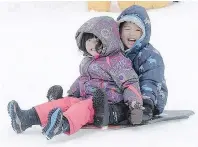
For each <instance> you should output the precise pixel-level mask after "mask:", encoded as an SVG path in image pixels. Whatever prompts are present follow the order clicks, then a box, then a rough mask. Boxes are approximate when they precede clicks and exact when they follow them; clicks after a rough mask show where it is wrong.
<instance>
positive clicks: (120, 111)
mask: <svg viewBox="0 0 198 147" xmlns="http://www.w3.org/2000/svg"><path fill="white" fill-rule="evenodd" d="M128 110H129V107H128V106H127V105H126V104H125V103H124V102H120V103H116V104H109V113H110V116H109V124H110V125H119V124H120V123H121V122H123V121H126V123H127V122H128V121H127V113H128Z"/></svg>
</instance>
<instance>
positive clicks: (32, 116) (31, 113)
mask: <svg viewBox="0 0 198 147" xmlns="http://www.w3.org/2000/svg"><path fill="white" fill-rule="evenodd" d="M7 108H8V114H9V116H10V118H11V123H12V128H13V130H14V131H15V132H16V133H22V132H23V131H25V130H26V129H27V128H30V127H32V125H40V124H41V123H40V120H39V117H38V115H37V113H36V110H35V109H34V108H31V109H29V110H21V109H20V107H19V105H18V103H17V102H16V101H14V100H12V101H11V102H9V103H8V107H7Z"/></svg>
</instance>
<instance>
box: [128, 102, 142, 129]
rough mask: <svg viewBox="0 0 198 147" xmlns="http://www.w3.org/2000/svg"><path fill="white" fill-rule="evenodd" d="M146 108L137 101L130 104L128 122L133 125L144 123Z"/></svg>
mask: <svg viewBox="0 0 198 147" xmlns="http://www.w3.org/2000/svg"><path fill="white" fill-rule="evenodd" d="M143 110H144V107H143V106H142V105H141V104H140V103H139V102H137V101H133V102H131V103H129V112H128V120H129V122H130V124H132V125H138V124H141V123H142V118H143Z"/></svg>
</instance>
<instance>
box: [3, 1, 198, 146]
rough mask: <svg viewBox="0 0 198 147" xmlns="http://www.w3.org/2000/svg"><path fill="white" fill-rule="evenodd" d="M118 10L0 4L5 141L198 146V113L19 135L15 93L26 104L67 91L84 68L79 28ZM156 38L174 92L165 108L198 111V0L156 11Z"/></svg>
mask: <svg viewBox="0 0 198 147" xmlns="http://www.w3.org/2000/svg"><path fill="white" fill-rule="evenodd" d="M118 14H119V13H98V12H91V13H90V12H87V8H86V3H85V2H70V3H69V2H42V3H39V2H32V3H28V2H22V3H16V2H15V3H14V2H12V3H6V2H1V3H0V109H1V113H0V114H1V123H0V132H1V133H0V143H1V144H2V145H4V146H10V147H13V146H15V145H17V146H20V147H26V146H31V147H32V146H34V147H44V146H54V147H62V146H69V147H70V146H114V147H116V146H126V147H127V146H152V147H155V146H157V147H159V146H160V147H168V146H187V145H188V146H189V147H197V146H198V142H197V140H196V139H197V137H196V136H197V133H198V127H197V123H198V116H197V114H195V115H194V116H192V117H190V118H189V119H187V120H181V121H172V122H168V123H160V124H155V125H149V126H144V127H137V128H127V129H121V130H116V131H115V130H114V131H112V130H80V131H79V132H77V133H76V134H74V135H72V136H66V135H64V134H62V135H60V136H57V137H55V138H54V139H52V140H50V141H47V140H46V138H45V137H44V136H43V135H42V134H41V128H40V126H34V127H33V128H31V129H28V130H27V131H25V132H24V133H22V134H16V133H15V132H14V131H13V130H12V128H11V125H10V118H9V117H8V114H7V103H8V102H9V101H10V100H12V99H15V100H16V101H18V102H19V104H20V106H21V108H23V109H28V108H31V107H32V106H35V105H37V104H40V103H43V102H45V101H46V92H47V90H48V88H49V87H50V86H52V85H54V84H59V85H62V86H63V88H64V90H65V91H64V94H66V91H67V89H68V88H69V87H70V85H71V84H72V83H73V81H74V80H75V79H76V77H77V76H78V75H79V73H78V72H79V68H78V65H79V63H80V61H81V59H82V54H81V53H80V52H79V51H78V49H77V45H76V42H75V39H74V36H75V33H76V30H77V29H78V28H79V27H80V25H82V24H83V23H84V22H85V21H86V20H88V19H89V18H91V17H94V16H101V15H108V16H112V17H113V18H116V17H117V16H118ZM149 15H150V18H151V23H152V37H151V43H152V44H153V46H154V47H155V48H157V49H158V50H159V51H160V53H161V54H162V56H163V58H164V62H165V64H166V70H165V75H166V80H167V85H168V89H169V97H168V103H167V106H166V109H190V110H194V111H195V113H196V112H197V110H198V98H197V97H196V96H197V83H198V76H197V75H198V66H197V62H198V58H197V57H198V56H197V34H198V29H197V26H198V20H197V19H196V18H198V2H180V3H178V4H174V5H171V6H169V7H167V8H162V9H157V10H150V11H149Z"/></svg>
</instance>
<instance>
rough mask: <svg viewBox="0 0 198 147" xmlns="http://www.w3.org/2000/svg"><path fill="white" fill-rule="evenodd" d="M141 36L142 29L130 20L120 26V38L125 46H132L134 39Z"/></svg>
mask: <svg viewBox="0 0 198 147" xmlns="http://www.w3.org/2000/svg"><path fill="white" fill-rule="evenodd" d="M141 36H142V30H141V28H140V27H138V26H137V25H136V24H134V23H132V22H124V24H123V26H122V28H121V34H120V37H121V40H122V42H123V44H124V45H125V46H126V47H127V48H131V47H133V45H134V43H135V41H136V40H138V39H140V37H141Z"/></svg>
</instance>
